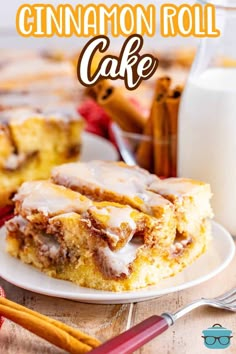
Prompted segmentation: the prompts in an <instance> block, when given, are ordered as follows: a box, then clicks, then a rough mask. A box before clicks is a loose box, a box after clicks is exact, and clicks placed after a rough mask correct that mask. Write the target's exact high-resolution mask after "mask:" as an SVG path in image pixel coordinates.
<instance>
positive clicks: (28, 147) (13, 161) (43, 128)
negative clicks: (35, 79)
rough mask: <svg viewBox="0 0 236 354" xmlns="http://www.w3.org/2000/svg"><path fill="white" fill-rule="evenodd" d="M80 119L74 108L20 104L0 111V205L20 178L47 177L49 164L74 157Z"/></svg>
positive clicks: (57, 163)
mask: <svg viewBox="0 0 236 354" xmlns="http://www.w3.org/2000/svg"><path fill="white" fill-rule="evenodd" d="M83 125H84V124H83V121H82V120H81V118H80V117H79V116H78V114H77V113H76V112H75V113H74V112H63V113H57V111H52V112H50V111H46V110H45V111H39V110H37V109H34V108H29V107H19V108H12V109H6V110H2V111H1V112H0V185H1V191H0V207H1V206H4V205H6V204H8V203H10V198H11V196H12V194H13V193H14V192H16V190H17V188H18V187H19V186H20V185H21V184H22V182H24V181H27V180H35V179H47V178H49V176H50V172H51V169H52V167H54V166H56V165H59V164H61V163H65V162H71V161H76V160H78V158H79V154H80V145H81V132H82V128H83Z"/></svg>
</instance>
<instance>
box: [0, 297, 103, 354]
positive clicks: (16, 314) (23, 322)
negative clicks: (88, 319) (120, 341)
mask: <svg viewBox="0 0 236 354" xmlns="http://www.w3.org/2000/svg"><path fill="white" fill-rule="evenodd" d="M0 314H1V315H2V316H3V317H5V318H7V319H9V320H11V321H13V322H15V323H17V324H19V325H20V326H22V327H23V328H25V329H27V330H29V331H30V332H32V333H34V334H36V335H38V336H39V337H41V338H43V339H45V340H47V341H48V342H50V343H52V344H54V345H56V346H57V347H59V348H61V349H63V350H66V351H67V352H69V353H72V354H82V353H88V352H89V351H91V350H92V349H94V348H96V347H98V346H99V345H100V342H99V341H98V340H96V339H94V338H92V337H90V336H88V335H86V334H84V333H82V332H80V331H79V330H76V329H74V328H72V327H70V326H67V325H66V324H64V323H62V322H59V321H56V320H53V319H52V318H49V317H47V316H44V315H41V314H40V313H38V312H35V311H32V310H30V309H28V308H26V307H24V306H21V305H18V304H17V303H15V302H12V301H10V300H7V299H5V298H3V297H0Z"/></svg>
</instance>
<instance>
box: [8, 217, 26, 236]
mask: <svg viewBox="0 0 236 354" xmlns="http://www.w3.org/2000/svg"><path fill="white" fill-rule="evenodd" d="M28 223H29V222H28V221H27V220H26V219H25V218H23V217H22V216H21V215H15V216H14V217H13V218H12V219H10V220H9V221H7V222H6V224H5V225H6V227H7V229H8V230H9V231H14V230H15V225H18V227H19V230H20V232H22V233H24V232H25V228H26V226H27V225H28Z"/></svg>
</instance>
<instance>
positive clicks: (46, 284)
mask: <svg viewBox="0 0 236 354" xmlns="http://www.w3.org/2000/svg"><path fill="white" fill-rule="evenodd" d="M4 234H5V229H4V228H2V230H1V231H0V276H1V277H2V278H3V279H5V280H7V281H9V282H10V283H12V284H14V285H16V286H19V287H21V288H23V289H27V290H31V291H34V292H36V293H40V294H45V295H49V296H55V297H61V298H66V299H71V300H76V301H82V302H88V303H97V304H121V303H130V302H139V301H144V300H147V299H151V298H155V297H158V296H161V295H164V294H169V293H171V292H175V291H179V290H182V289H186V288H190V287H192V286H194V285H197V284H200V283H202V282H204V281H206V280H208V279H210V278H212V277H214V276H215V275H216V274H218V273H220V272H221V271H222V270H223V269H225V268H226V267H227V266H228V264H229V263H230V262H231V260H232V258H233V257H234V253H235V245H234V242H233V239H232V237H231V235H230V234H229V233H228V232H227V231H226V230H225V229H224V228H223V227H222V226H220V225H219V224H216V223H215V222H213V241H212V243H211V245H210V247H209V250H208V251H207V252H206V254H204V255H203V256H201V257H200V258H199V259H198V260H197V261H196V262H195V263H194V264H193V265H191V266H190V267H188V268H187V269H185V270H184V271H183V272H182V273H180V274H178V275H177V276H175V277H172V278H169V279H166V280H164V281H162V282H161V283H160V284H159V285H158V286H150V287H148V288H146V289H141V290H138V291H130V292H122V293H113V292H109V291H99V290H93V289H88V288H83V287H80V286H77V285H75V284H72V283H70V282H67V281H63V280H57V279H53V278H50V277H48V276H47V275H45V274H43V273H41V272H40V271H38V270H37V269H35V268H33V267H32V266H30V265H26V264H23V263H22V262H20V261H19V260H17V259H15V258H13V257H11V256H10V255H8V254H7V253H6V251H5V240H4V238H5V237H4Z"/></svg>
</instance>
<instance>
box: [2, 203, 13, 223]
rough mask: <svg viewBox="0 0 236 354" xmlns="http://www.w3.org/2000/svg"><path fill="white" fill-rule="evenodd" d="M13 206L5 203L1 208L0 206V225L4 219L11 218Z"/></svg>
mask: <svg viewBox="0 0 236 354" xmlns="http://www.w3.org/2000/svg"><path fill="white" fill-rule="evenodd" d="M13 210H14V209H13V206H12V205H7V206H5V207H3V208H0V227H1V226H3V225H4V223H5V221H7V220H9V219H11V218H12V217H13V215H14V213H13Z"/></svg>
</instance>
